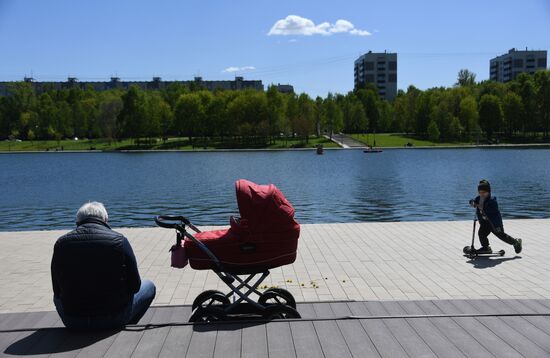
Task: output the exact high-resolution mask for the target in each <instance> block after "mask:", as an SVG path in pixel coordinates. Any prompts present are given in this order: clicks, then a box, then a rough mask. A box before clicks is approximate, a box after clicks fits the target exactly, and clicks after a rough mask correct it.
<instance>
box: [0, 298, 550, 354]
mask: <svg viewBox="0 0 550 358" xmlns="http://www.w3.org/2000/svg"><path fill="white" fill-rule="evenodd" d="M298 310H299V311H300V313H301V314H302V317H303V319H301V320H293V321H275V322H268V323H266V322H233V323H223V324H200V325H191V324H188V323H187V319H188V317H189V315H190V307H189V306H167V307H153V308H151V309H150V310H149V311H148V312H147V314H146V315H145V316H144V317H143V319H142V320H141V321H140V322H139V323H138V325H135V326H128V327H127V328H126V329H125V330H122V331H109V332H97V333H74V332H69V331H67V330H65V329H64V328H62V325H61V322H60V320H59V317H58V316H57V314H56V313H55V312H29V313H8V314H3V315H0V353H1V354H3V355H6V356H18V355H25V356H27V355H43V356H52V357H100V356H105V357H185V356H187V357H268V356H269V357H271V358H273V357H281V358H282V357H285V358H286V357H338V358H341V357H371V356H372V357H408V356H411V357H415V356H438V357H465V356H466V357H474V356H477V357H485V356H496V357H503V356H518V357H520V356H527V357H546V356H550V300H543V299H541V300H433V301H432V300H424V301H363V302H355V301H340V302H319V303H300V304H298Z"/></svg>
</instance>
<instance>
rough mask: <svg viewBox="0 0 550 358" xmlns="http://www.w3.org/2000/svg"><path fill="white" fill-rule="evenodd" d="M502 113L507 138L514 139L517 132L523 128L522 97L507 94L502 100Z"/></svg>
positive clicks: (510, 93)
mask: <svg viewBox="0 0 550 358" xmlns="http://www.w3.org/2000/svg"><path fill="white" fill-rule="evenodd" d="M502 112H503V118H504V127H505V132H506V136H507V137H508V138H512V136H513V134H514V132H515V131H517V130H519V129H520V128H521V125H520V124H521V117H522V114H523V105H522V103H521V97H520V96H518V95H517V94H515V93H514V92H508V93H506V96H504V99H503V100H502Z"/></svg>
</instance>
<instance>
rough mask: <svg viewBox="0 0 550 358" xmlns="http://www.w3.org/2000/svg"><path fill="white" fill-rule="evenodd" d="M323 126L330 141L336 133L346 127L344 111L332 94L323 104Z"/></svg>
mask: <svg viewBox="0 0 550 358" xmlns="http://www.w3.org/2000/svg"><path fill="white" fill-rule="evenodd" d="M323 107H324V111H323V126H324V128H325V129H326V131H327V132H328V135H329V137H330V139H331V140H332V136H333V134H334V133H339V132H340V131H341V130H342V128H343V127H344V119H343V115H342V110H341V109H340V107H339V106H338V105H337V104H336V101H335V99H334V96H333V95H332V93H329V94H328V96H327V98H326V99H325V101H324V103H323Z"/></svg>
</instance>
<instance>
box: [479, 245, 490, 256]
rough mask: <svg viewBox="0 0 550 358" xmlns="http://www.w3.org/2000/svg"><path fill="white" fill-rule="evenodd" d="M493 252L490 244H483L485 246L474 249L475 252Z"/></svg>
mask: <svg viewBox="0 0 550 358" xmlns="http://www.w3.org/2000/svg"><path fill="white" fill-rule="evenodd" d="M492 253H493V250H492V249H491V246H485V247H481V248H479V249H477V250H476V254H478V255H479V254H492Z"/></svg>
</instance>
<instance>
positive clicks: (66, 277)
mask: <svg viewBox="0 0 550 358" xmlns="http://www.w3.org/2000/svg"><path fill="white" fill-rule="evenodd" d="M51 271H52V284H53V292H54V295H55V296H56V297H58V298H60V299H61V303H62V305H63V309H64V310H65V313H66V314H68V315H73V316H99V315H106V314H111V313H116V312H119V311H120V310H122V309H123V308H124V307H125V306H126V305H127V304H128V303H129V302H130V300H131V299H133V294H134V293H136V292H138V291H139V288H140V285H141V280H140V277H139V273H138V268H137V263H136V257H135V256H134V252H133V251H132V247H131V246H130V243H129V242H128V240H127V239H126V238H125V237H124V236H123V235H122V234H119V233H117V232H115V231H113V230H111V228H110V227H109V225H107V224H105V223H103V222H102V221H100V220H95V219H88V220H86V221H84V222H82V223H80V224H79V225H78V226H77V228H76V229H75V230H73V231H71V232H69V233H68V234H66V235H63V236H61V237H60V238H59V239H58V240H57V242H56V243H55V246H54V252H53V257H52V264H51Z"/></svg>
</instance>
